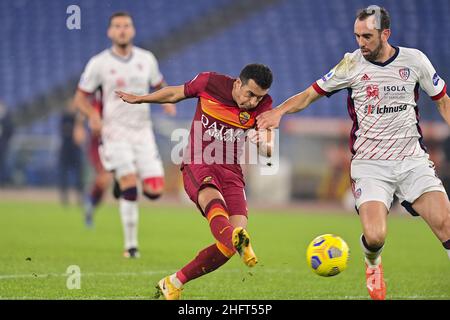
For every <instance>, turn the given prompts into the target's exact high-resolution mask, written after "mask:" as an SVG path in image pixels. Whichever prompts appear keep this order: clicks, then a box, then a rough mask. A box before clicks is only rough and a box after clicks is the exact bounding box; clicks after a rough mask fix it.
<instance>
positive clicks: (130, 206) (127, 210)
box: [119, 198, 139, 250]
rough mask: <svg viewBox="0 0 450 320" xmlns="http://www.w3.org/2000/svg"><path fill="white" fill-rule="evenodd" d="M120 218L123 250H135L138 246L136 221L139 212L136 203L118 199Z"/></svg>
mask: <svg viewBox="0 0 450 320" xmlns="http://www.w3.org/2000/svg"><path fill="white" fill-rule="evenodd" d="M119 203H120V217H121V219H122V226H123V234H124V240H125V249H126V250H128V249H130V248H137V246H138V239H137V233H138V220H139V211H138V206H137V202H136V201H129V200H125V199H123V198H120V201H119Z"/></svg>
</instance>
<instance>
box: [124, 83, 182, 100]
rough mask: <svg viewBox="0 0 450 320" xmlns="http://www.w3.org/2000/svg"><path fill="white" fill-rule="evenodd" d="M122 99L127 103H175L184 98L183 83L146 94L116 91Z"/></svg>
mask: <svg viewBox="0 0 450 320" xmlns="http://www.w3.org/2000/svg"><path fill="white" fill-rule="evenodd" d="M116 94H117V95H118V96H119V98H121V99H122V100H123V101H125V102H128V103H133V104H135V103H176V102H178V101H181V100H183V99H186V96H185V95H184V85H182V86H168V87H164V88H162V89H160V90H158V91H155V92H152V93H150V94H147V95H143V96H137V95H134V94H130V93H126V92H123V91H116Z"/></svg>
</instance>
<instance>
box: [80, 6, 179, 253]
mask: <svg viewBox="0 0 450 320" xmlns="http://www.w3.org/2000/svg"><path fill="white" fill-rule="evenodd" d="M134 35H135V29H134V26H133V21H132V18H131V16H130V15H129V14H128V13H126V12H117V13H115V14H113V15H112V16H111V18H110V21H109V28H108V37H109V38H110V39H111V41H112V47H111V48H109V49H106V50H104V51H102V52H101V53H99V54H97V55H95V56H94V57H92V58H91V59H90V60H89V62H88V64H87V65H86V68H85V70H84V72H83V74H82V76H81V79H80V82H79V84H78V90H77V92H76V94H75V103H76V105H77V106H78V107H79V108H80V110H81V111H82V112H83V113H84V114H86V115H87V116H88V117H89V124H90V126H91V129H92V131H93V132H94V133H101V144H100V147H99V154H100V158H101V161H102V164H103V166H104V167H105V169H106V170H108V171H112V172H114V175H115V179H116V180H117V181H118V183H119V186H120V192H121V194H120V200H119V202H120V214H121V220H122V225H123V230H124V242H125V245H124V247H125V251H124V256H125V257H127V258H137V257H139V251H138V217H139V215H138V206H137V197H138V195H137V183H138V179H139V180H140V181H141V184H142V191H143V194H144V195H145V196H147V197H148V198H150V199H156V198H158V197H159V196H160V195H161V193H162V192H163V188H164V171H163V165H162V162H161V159H160V156H159V152H158V147H157V145H156V143H155V138H154V135H153V131H152V123H151V120H150V107H149V105H148V104H142V105H139V106H137V107H133V108H130V107H129V105H127V104H126V103H125V102H123V101H122V100H121V99H120V98H118V97H117V96H116V94H115V92H114V91H116V90H128V91H129V92H132V93H134V94H141V95H142V94H147V93H148V92H149V89H150V87H152V88H154V89H160V88H162V87H164V86H166V83H165V81H164V79H163V76H162V74H161V72H160V71H159V68H158V62H157V60H156V58H155V56H154V55H153V54H152V53H151V52H150V51H147V50H144V49H141V48H138V47H135V46H133V43H132V41H133V38H134ZM97 89H100V90H101V92H102V104H103V109H102V112H101V115H100V114H99V112H97V111H96V110H95V109H94V108H92V106H91V105H90V103H89V100H88V95H89V94H92V93H93V92H95V91H96V90H97ZM162 106H163V108H164V110H165V112H166V113H168V114H170V115H175V112H176V109H175V105H174V104H163V105H162Z"/></svg>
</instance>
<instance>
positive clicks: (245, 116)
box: [239, 111, 250, 125]
mask: <svg viewBox="0 0 450 320" xmlns="http://www.w3.org/2000/svg"><path fill="white" fill-rule="evenodd" d="M248 120H250V114H249V113H248V112H247V111H241V112H240V113H239V121H240V123H241V124H242V125H244V124H246V123H247V122H248Z"/></svg>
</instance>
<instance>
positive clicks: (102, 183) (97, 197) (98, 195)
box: [84, 91, 113, 227]
mask: <svg viewBox="0 0 450 320" xmlns="http://www.w3.org/2000/svg"><path fill="white" fill-rule="evenodd" d="M101 99H102V98H101V92H100V91H98V92H96V96H95V98H94V100H93V102H92V106H93V107H94V109H95V111H97V112H98V113H99V115H101V113H102V102H101ZM100 140H101V138H100V135H99V134H96V133H93V132H91V133H90V138H89V144H88V146H87V152H88V158H89V162H90V164H91V165H92V168H93V169H94V172H95V177H94V179H93V181H92V185H91V187H90V188H89V191H88V192H89V193H88V195H87V196H86V199H85V209H84V210H85V223H86V226H88V227H91V226H93V217H94V210H95V209H96V208H97V207H98V206H99V205H100V203H101V201H102V199H103V195H104V193H105V191H106V189H108V187H109V185H110V184H111V182H112V180H113V175H112V174H111V172H109V171H107V170H105V168H104V167H103V165H102V162H101V160H100V154H99V147H100Z"/></svg>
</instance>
